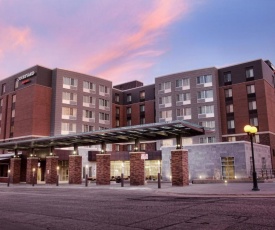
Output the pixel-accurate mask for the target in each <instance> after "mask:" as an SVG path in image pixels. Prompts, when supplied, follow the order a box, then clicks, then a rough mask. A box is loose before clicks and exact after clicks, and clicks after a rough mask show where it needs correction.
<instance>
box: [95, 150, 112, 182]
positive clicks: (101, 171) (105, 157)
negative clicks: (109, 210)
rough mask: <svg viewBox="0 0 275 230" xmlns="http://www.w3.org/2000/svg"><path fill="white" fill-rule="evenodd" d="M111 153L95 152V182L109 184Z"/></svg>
mask: <svg viewBox="0 0 275 230" xmlns="http://www.w3.org/2000/svg"><path fill="white" fill-rule="evenodd" d="M110 170H111V154H96V184H97V185H109V184H110V178H111V171H110Z"/></svg>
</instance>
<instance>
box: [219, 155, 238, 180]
mask: <svg viewBox="0 0 275 230" xmlns="http://www.w3.org/2000/svg"><path fill="white" fill-rule="evenodd" d="M221 162H222V179H235V165H234V157H221Z"/></svg>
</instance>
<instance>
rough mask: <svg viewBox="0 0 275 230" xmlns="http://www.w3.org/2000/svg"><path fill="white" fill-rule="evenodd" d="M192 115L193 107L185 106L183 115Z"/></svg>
mask: <svg viewBox="0 0 275 230" xmlns="http://www.w3.org/2000/svg"><path fill="white" fill-rule="evenodd" d="M190 115H191V108H184V109H183V116H190Z"/></svg>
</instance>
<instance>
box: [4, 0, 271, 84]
mask: <svg viewBox="0 0 275 230" xmlns="http://www.w3.org/2000/svg"><path fill="white" fill-rule="evenodd" d="M274 9H275V0H77V1H76V0H0V15H1V16H0V79H3V78H6V77H9V76H11V75H13V74H16V73H18V72H21V71H23V70H25V69H27V68H30V67H32V66H35V65H41V66H44V67H48V68H51V69H54V68H61V69H66V70H72V71H75V72H80V73H84V74H89V75H93V76H97V77H101V78H105V79H108V80H111V81H113V85H116V84H120V83H124V82H128V81H131V80H139V81H142V82H144V83H145V84H151V83H154V78H155V77H159V76H163V75H167V74H172V73H178V72H184V71H188V70H193V69H200V68H205V67H213V66H215V67H218V68H219V67H223V66H227V65H232V64H236V63H240V62H246V61H250V60H255V59H260V58H262V59H263V60H266V59H269V60H270V61H271V62H272V63H273V64H274V63H275V45H274V41H275V30H274V23H275V19H274Z"/></svg>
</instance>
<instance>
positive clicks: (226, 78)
mask: <svg viewBox="0 0 275 230" xmlns="http://www.w3.org/2000/svg"><path fill="white" fill-rule="evenodd" d="M223 78H224V82H225V83H226V82H231V81H232V79H231V72H226V73H224V74H223Z"/></svg>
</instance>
